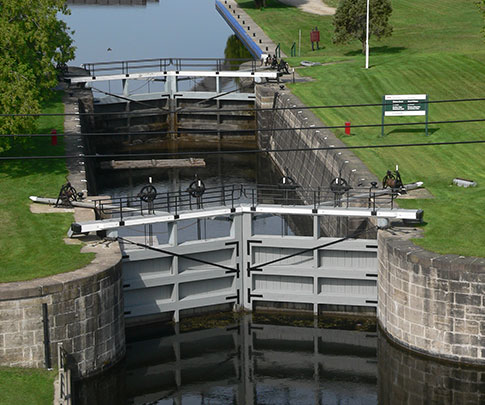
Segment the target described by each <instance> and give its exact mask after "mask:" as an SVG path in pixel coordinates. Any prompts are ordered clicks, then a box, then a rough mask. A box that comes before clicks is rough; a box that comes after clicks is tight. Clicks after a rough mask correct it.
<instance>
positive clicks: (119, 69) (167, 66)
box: [82, 58, 258, 76]
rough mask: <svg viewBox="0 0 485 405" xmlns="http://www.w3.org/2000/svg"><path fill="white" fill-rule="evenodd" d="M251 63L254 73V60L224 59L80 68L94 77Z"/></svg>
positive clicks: (133, 62) (161, 60)
mask: <svg viewBox="0 0 485 405" xmlns="http://www.w3.org/2000/svg"><path fill="white" fill-rule="evenodd" d="M246 62H251V67H250V71H251V72H256V70H257V67H258V64H257V63H256V61H255V60H254V59H243V58H234V59H225V58H153V59H129V60H120V61H109V62H89V63H84V64H82V67H83V68H84V69H86V70H87V71H88V72H89V75H90V76H96V75H97V74H99V73H100V72H111V73H112V74H116V73H118V74H119V73H121V74H130V72H132V73H133V72H134V71H140V70H142V69H153V68H155V69H156V70H157V71H160V72H165V71H169V70H182V68H184V67H185V68H187V67H190V68H209V69H214V70H216V71H220V70H225V69H227V70H230V68H231V66H233V65H234V64H235V63H238V64H242V63H246Z"/></svg>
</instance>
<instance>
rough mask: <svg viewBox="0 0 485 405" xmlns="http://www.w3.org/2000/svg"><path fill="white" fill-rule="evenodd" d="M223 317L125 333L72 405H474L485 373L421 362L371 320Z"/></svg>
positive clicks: (484, 395) (482, 396)
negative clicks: (116, 358)
mask: <svg viewBox="0 0 485 405" xmlns="http://www.w3.org/2000/svg"><path fill="white" fill-rule="evenodd" d="M342 325H344V326H345V327H347V328H348V329H349V330H343V329H334V328H335V326H336V325H335V324H332V321H331V320H328V319H327V320H322V319H320V320H315V319H313V317H308V318H306V317H302V316H299V317H294V316H293V317H292V316H276V315H268V314H253V315H252V316H251V315H246V316H242V317H241V316H236V317H233V316H232V315H231V314H220V315H219V316H212V317H205V318H196V319H192V320H185V321H184V320H183V321H182V322H181V323H180V324H178V325H175V326H173V325H172V326H171V325H166V326H160V327H158V328H151V329H149V330H147V329H145V330H144V329H143V328H137V331H131V332H130V333H129V336H128V346H127V356H126V359H125V360H124V361H123V362H122V363H121V364H120V365H119V366H118V367H116V369H115V370H112V371H111V372H109V373H107V374H105V375H104V376H102V377H100V378H97V379H95V380H91V381H86V382H85V383H84V384H83V385H79V386H77V387H76V388H77V394H76V396H77V397H78V404H105V405H115V404H116V405H124V404H140V405H141V404H152V405H155V404H157V405H169V404H170V405H174V404H177V405H209V404H211V405H229V404H234V405H256V404H258V405H308V404H318V405H374V404H380V405H451V404H457V405H459V404H469V405H472V404H473V405H475V404H476V405H478V404H483V403H484V402H482V401H485V371H483V370H482V371H477V370H473V369H466V368H460V367H458V366H453V365H449V364H441V363H438V362H434V361H430V360H424V359H422V358H420V357H417V356H415V355H412V354H410V353H408V352H404V351H402V350H400V349H398V348H396V347H394V346H392V345H391V344H390V343H389V342H388V341H387V340H386V339H385V338H384V337H383V336H382V335H381V334H380V333H379V332H376V331H375V325H372V323H371V322H367V323H365V322H362V323H357V322H350V321H348V320H343V321H342V320H341V322H340V325H339V326H340V327H341V328H342Z"/></svg>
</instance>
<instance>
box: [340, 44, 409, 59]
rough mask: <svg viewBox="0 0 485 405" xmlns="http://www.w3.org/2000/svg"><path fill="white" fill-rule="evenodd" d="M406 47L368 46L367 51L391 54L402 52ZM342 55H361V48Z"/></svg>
mask: <svg viewBox="0 0 485 405" xmlns="http://www.w3.org/2000/svg"><path fill="white" fill-rule="evenodd" d="M406 49H407V48H406V47H404V46H387V45H384V46H375V47H372V48H370V50H369V53H372V54H376V53H377V54H388V55H392V54H396V53H399V52H402V51H404V50H406ZM344 55H345V56H357V55H363V53H362V50H360V49H358V50H355V51H349V52H346V53H345V54H344Z"/></svg>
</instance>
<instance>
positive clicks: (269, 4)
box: [238, 0, 295, 9]
mask: <svg viewBox="0 0 485 405" xmlns="http://www.w3.org/2000/svg"><path fill="white" fill-rule="evenodd" d="M261 3H262V2H261ZM238 6H239V7H241V8H243V9H250V8H252V9H259V7H256V2H255V1H254V0H250V1H241V2H238ZM265 8H267V9H268V8H295V7H294V6H289V5H287V4H283V3H280V2H278V1H275V0H266V7H265Z"/></svg>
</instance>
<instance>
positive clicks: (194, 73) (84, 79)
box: [71, 70, 279, 83]
mask: <svg viewBox="0 0 485 405" xmlns="http://www.w3.org/2000/svg"><path fill="white" fill-rule="evenodd" d="M278 76H279V73H278V72H275V71H265V72H249V71H248V72H245V71H219V72H218V71H201V70H183V71H182V70H180V71H179V70H168V71H163V72H160V71H159V72H140V73H127V74H115V75H104V76H103V75H101V76H80V77H73V78H72V79H71V83H89V82H101V81H107V80H126V79H150V78H156V77H229V78H242V77H245V78H251V77H253V78H254V77H258V78H262V79H277V78H278Z"/></svg>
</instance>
